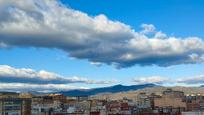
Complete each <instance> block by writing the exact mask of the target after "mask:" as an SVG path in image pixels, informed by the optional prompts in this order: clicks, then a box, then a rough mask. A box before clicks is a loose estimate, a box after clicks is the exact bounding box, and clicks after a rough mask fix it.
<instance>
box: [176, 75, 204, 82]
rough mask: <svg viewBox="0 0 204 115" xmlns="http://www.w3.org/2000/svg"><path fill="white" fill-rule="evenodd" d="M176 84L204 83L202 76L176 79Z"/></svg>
mask: <svg viewBox="0 0 204 115" xmlns="http://www.w3.org/2000/svg"><path fill="white" fill-rule="evenodd" d="M176 82H178V83H184V84H203V83H204V75H198V76H192V77H183V78H178V79H177V80H176Z"/></svg>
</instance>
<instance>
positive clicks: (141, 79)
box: [133, 76, 170, 84]
mask: <svg viewBox="0 0 204 115" xmlns="http://www.w3.org/2000/svg"><path fill="white" fill-rule="evenodd" d="M133 81H134V83H136V84H149V83H153V84H163V83H169V82H170V79H169V78H166V77H160V76H151V77H139V78H134V79H133Z"/></svg>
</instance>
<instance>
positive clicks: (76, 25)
mask: <svg viewBox="0 0 204 115" xmlns="http://www.w3.org/2000/svg"><path fill="white" fill-rule="evenodd" d="M203 20H204V1H203V0H197V1H195V0H151V1H150V0H137V1H136V0H128V1H127V0H119V1H118V0H109V1H105V0H91V1H89V2H88V1H86V2H85V1H83V0H61V1H59V0H22V1H15V0H10V1H4V0H0V26H1V28H0V82H1V84H0V90H8V91H31V90H33V91H61V90H70V89H89V88H96V87H105V86H112V85H116V84H123V85H135V84H146V83H155V84H159V85H164V86H176V85H181V86H199V85H202V84H203V83H204V68H203V67H204V63H203V62H204V29H203V27H204V23H203Z"/></svg>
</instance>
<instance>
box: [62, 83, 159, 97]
mask: <svg viewBox="0 0 204 115" xmlns="http://www.w3.org/2000/svg"><path fill="white" fill-rule="evenodd" d="M154 86H156V85H155V84H144V85H130V86H124V85H121V84H119V85H114V86H110V87H102V88H93V89H83V90H69V91H61V92H59V93H61V94H64V95H66V96H91V95H97V94H101V93H118V92H124V91H132V90H139V89H144V88H148V87H154Z"/></svg>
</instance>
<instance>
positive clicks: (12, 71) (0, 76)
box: [0, 65, 115, 84]
mask: <svg viewBox="0 0 204 115" xmlns="http://www.w3.org/2000/svg"><path fill="white" fill-rule="evenodd" d="M0 81H1V82H3V83H27V84H28V83H30V84H69V83H84V84H111V83H114V82H115V81H108V80H107V81H97V80H91V79H87V78H82V77H77V76H74V77H65V76H62V75H59V74H56V73H52V72H48V71H45V70H40V71H35V70H33V69H29V68H20V69H18V68H14V67H10V66H8V65H0Z"/></svg>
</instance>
